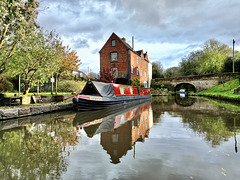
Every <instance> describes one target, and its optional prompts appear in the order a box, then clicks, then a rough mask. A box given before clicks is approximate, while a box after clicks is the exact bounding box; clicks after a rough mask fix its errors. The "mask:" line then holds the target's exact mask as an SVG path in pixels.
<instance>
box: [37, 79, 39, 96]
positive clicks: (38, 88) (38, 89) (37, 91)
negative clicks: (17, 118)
mask: <svg viewBox="0 0 240 180" xmlns="http://www.w3.org/2000/svg"><path fill="white" fill-rule="evenodd" d="M37 95H39V80H38V82H37Z"/></svg>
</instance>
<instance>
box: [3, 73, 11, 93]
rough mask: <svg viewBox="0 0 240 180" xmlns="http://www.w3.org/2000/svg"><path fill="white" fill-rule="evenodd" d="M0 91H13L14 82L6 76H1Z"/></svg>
mask: <svg viewBox="0 0 240 180" xmlns="http://www.w3.org/2000/svg"><path fill="white" fill-rule="evenodd" d="M0 91H3V92H6V91H9V92H12V91H13V84H12V83H11V82H10V81H9V80H8V79H7V78H6V77H4V76H1V77H0Z"/></svg>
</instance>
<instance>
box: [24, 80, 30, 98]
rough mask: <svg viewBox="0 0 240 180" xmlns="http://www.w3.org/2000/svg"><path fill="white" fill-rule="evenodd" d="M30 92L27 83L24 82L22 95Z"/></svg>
mask: <svg viewBox="0 0 240 180" xmlns="http://www.w3.org/2000/svg"><path fill="white" fill-rule="evenodd" d="M29 90H30V86H29V82H24V92H23V94H24V95H27V94H28V92H29Z"/></svg>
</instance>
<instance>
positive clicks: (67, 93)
mask: <svg viewBox="0 0 240 180" xmlns="http://www.w3.org/2000/svg"><path fill="white" fill-rule="evenodd" d="M3 94H4V96H6V97H11V96H14V94H16V95H17V96H18V92H14V93H13V92H5V93H3ZM64 94H65V95H70V94H72V92H64ZM74 94H76V93H74ZM35 95H36V96H37V93H35ZM38 95H40V96H50V95H51V92H41V93H39V94H38ZM53 95H63V93H62V92H58V93H57V94H56V93H55V92H53ZM20 96H24V95H23V93H20ZM27 96H34V93H32V92H31V93H28V94H27Z"/></svg>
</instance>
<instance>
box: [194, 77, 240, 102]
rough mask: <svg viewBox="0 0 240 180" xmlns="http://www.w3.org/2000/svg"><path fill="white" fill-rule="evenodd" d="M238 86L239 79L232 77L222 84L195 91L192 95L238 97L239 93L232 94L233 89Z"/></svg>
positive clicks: (239, 96) (239, 97)
mask: <svg viewBox="0 0 240 180" xmlns="http://www.w3.org/2000/svg"><path fill="white" fill-rule="evenodd" d="M238 86H239V79H234V80H231V81H228V82H226V83H224V84H220V85H217V86H214V87H212V88H210V89H207V90H205V91H201V92H197V93H195V94H194V95H204V96H213V97H223V98H229V99H240V94H234V90H235V89H236V88H237V87H238Z"/></svg>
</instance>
